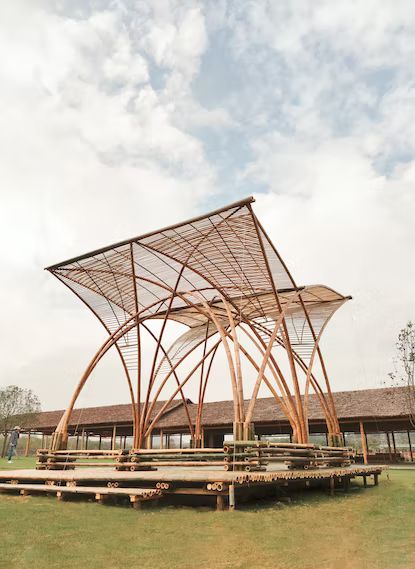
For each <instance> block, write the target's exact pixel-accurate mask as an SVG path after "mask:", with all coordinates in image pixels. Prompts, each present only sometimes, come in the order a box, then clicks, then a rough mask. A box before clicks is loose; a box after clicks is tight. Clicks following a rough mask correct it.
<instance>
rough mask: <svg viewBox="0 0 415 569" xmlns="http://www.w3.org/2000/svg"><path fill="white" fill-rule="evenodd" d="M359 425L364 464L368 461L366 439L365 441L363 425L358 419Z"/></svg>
mask: <svg viewBox="0 0 415 569" xmlns="http://www.w3.org/2000/svg"><path fill="white" fill-rule="evenodd" d="M359 425H360V438H361V440H362V450H363V462H364V463H365V464H367V463H368V460H367V441H366V433H365V427H364V425H363V421H359Z"/></svg>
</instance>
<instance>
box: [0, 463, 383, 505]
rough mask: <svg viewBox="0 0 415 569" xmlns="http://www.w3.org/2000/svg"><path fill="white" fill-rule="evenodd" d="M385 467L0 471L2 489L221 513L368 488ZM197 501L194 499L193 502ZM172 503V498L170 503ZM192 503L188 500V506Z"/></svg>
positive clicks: (3, 490) (25, 493)
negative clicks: (297, 493) (278, 499)
mask: <svg viewBox="0 0 415 569" xmlns="http://www.w3.org/2000/svg"><path fill="white" fill-rule="evenodd" d="M385 468H387V467H386V466H382V465H360V464H353V465H351V466H347V467H329V468H315V469H310V470H301V469H298V470H289V469H287V468H284V467H281V466H278V467H277V466H274V467H271V468H269V469H268V470H267V471H266V472H240V471H236V472H232V471H224V470H223V469H221V468H215V467H212V466H210V465H209V466H206V467H197V468H191V469H190V468H180V467H171V468H170V467H169V468H168V467H162V468H159V469H157V470H149V471H135V472H130V471H119V470H116V469H115V468H80V469H75V470H50V471H45V470H35V469H30V470H3V471H0V491H2V492H7V491H11V492H13V491H14V492H16V491H18V492H20V493H21V494H22V495H28V494H30V493H49V494H55V495H56V496H57V497H58V498H59V499H63V497H64V496H69V495H71V494H90V495H95V499H96V500H98V501H99V502H103V501H104V498H108V497H111V496H116V497H123V496H124V497H129V498H130V502H131V503H132V504H133V505H134V506H135V507H138V506H139V505H140V504H139V503H141V502H142V501H146V500H157V501H158V500H159V499H160V498H161V499H163V500H165V499H168V498H172V497H176V498H177V497H179V496H187V498H188V499H189V497H190V500H191V501H190V504H194V505H199V504H200V503H201V498H203V497H204V498H205V503H211V504H215V503H216V507H217V509H219V510H222V509H225V506H227V505H228V506H229V508H230V509H233V508H234V507H235V504H236V497H238V501H239V499H240V498H241V499H242V501H244V500H247V499H249V498H255V497H258V496H259V495H260V496H261V497H262V496H266V495H274V496H275V492H276V491H278V489H281V488H283V489H284V491H285V492H289V491H290V490H291V489H292V490H295V489H299V488H305V487H310V488H313V487H314V488H315V487H318V488H323V489H327V490H329V491H330V493H331V494H332V495H333V494H334V492H335V489H336V488H343V489H344V490H345V491H347V489H348V487H349V485H350V480H352V479H354V478H356V477H362V478H363V481H364V485H365V486H367V480H368V479H369V478H372V477H373V484H374V485H377V484H378V477H379V475H380V474H381V473H382V471H383V470H384V469H385ZM192 498H193V500H192ZM167 501H168V500H167ZM187 503H189V502H187Z"/></svg>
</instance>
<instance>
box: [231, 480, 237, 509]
mask: <svg viewBox="0 0 415 569" xmlns="http://www.w3.org/2000/svg"><path fill="white" fill-rule="evenodd" d="M235 506H236V502H235V485H234V484H231V485H230V486H229V509H230V510H231V511H233V510H234V509H235Z"/></svg>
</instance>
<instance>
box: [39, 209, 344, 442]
mask: <svg viewBox="0 0 415 569" xmlns="http://www.w3.org/2000/svg"><path fill="white" fill-rule="evenodd" d="M253 201H254V199H253V198H247V199H245V200H242V201H239V202H236V203H233V204H231V205H228V206H227V207H224V208H222V209H218V210H216V211H213V212H211V213H208V214H206V215H203V216H199V217H196V218H194V219H191V220H188V221H185V222H183V223H179V224H176V225H172V226H170V227H166V228H164V229H160V230H158V231H154V232H151V233H147V234H145V235H142V236H138V237H134V238H131V239H128V240H126V241H122V242H119V243H115V244H113V245H109V246H107V247H104V248H102V249H99V250H96V251H92V252H90V253H86V254H83V255H81V256H79V257H76V258H73V259H69V260H67V261H64V262H62V263H58V264H55V265H53V266H50V267H48V268H47V270H48V271H49V272H51V273H52V274H53V275H54V276H55V277H57V278H58V279H59V280H60V281H61V282H63V283H64V284H65V285H66V286H67V287H68V288H69V289H71V290H72V291H73V292H74V294H75V295H76V296H77V297H78V298H79V299H80V300H81V301H82V302H83V303H84V304H85V305H87V306H88V307H89V308H90V310H91V311H92V312H93V313H94V315H95V316H96V317H97V318H98V319H99V321H100V322H101V323H102V325H103V326H104V328H105V329H106V331H107V332H108V338H107V339H106V341H105V342H104V344H103V345H102V346H101V347H100V348H99V350H98V351H97V353H96V354H95V356H94V357H93V359H92V360H91V362H90V364H89V366H88V368H87V369H86V371H85V374H84V375H83V377H82V378H81V380H80V382H79V384H78V386H77V388H76V390H75V392H74V395H73V398H72V400H71V402H70V404H69V407H68V409H67V411H66V412H65V413H64V415H63V417H62V420H61V422H60V423H59V425H58V428H57V431H56V437H55V439H54V442H53V444H54V446H55V447H56V448H58V447H59V446H60V445H62V444H64V443H65V439H66V438H67V427H68V423H69V421H70V416H71V413H72V410H73V407H74V405H75V403H76V400H77V398H78V396H79V393H80V392H81V390H82V388H83V386H84V385H85V383H86V381H87V379H88V377H89V375H90V374H91V372H92V371H93V369H94V368H95V366H96V365H97V363H98V362H99V361H100V359H101V358H102V357H103V356H104V355H105V353H106V352H107V351H108V350H109V349H110V348H111V347H114V348H115V349H116V350H117V352H118V354H119V357H120V358H121V362H122V365H123V368H124V372H125V376H126V379H127V382H128V387H129V391H130V395H131V404H132V417H133V422H134V440H135V445H136V446H137V447H140V446H142V445H143V444H144V441H145V438H146V437H147V436H149V434H151V431H152V429H153V428H154V426H155V425H156V424H157V421H158V420H159V419H160V417H162V416H163V413H164V412H165V410H166V409H167V408H168V406H169V405H171V403H172V401H173V400H174V399H175V398H176V397H181V398H182V400H183V402H184V406H185V408H186V406H187V403H186V401H187V398H186V395H185V389H186V385H187V384H188V382H189V381H190V380H191V379H192V378H193V379H194V378H197V381H198V382H199V383H200V386H199V400H198V402H197V404H198V412H197V413H196V419H195V418H194V417H193V416H192V417H191V416H190V413H188V420H189V430H190V432H191V434H192V437H193V439H194V444H195V445H196V446H197V444H198V441H199V440H200V436H201V434H200V433H201V425H202V422H203V405H204V397H205V392H206V388H207V384H208V382H212V381H214V377H213V376H211V374H210V371H211V367H212V363H213V359H214V357H215V354H216V351H217V350H218V349H219V348H222V349H223V350H224V351H225V354H226V359H227V363H228V367H229V379H230V382H231V386H232V393H233V405H234V410H233V412H234V434H235V437H236V438H238V436H239V437H243V436H244V437H245V438H246V437H247V434H249V433H250V432H252V431H249V429H252V417H253V413H254V407H255V403H256V400H257V396H258V391H259V389H260V387H261V386H264V385H265V386H266V387H268V389H269V390H270V392H271V394H272V395H273V396H274V398H275V404H276V405H278V406H279V408H280V409H281V410H282V412H283V413H284V414H285V415H286V416H287V419H288V420H289V422H290V424H291V426H292V429H293V433H294V437H295V438H296V440H298V441H299V442H306V441H307V439H308V427H307V422H308V416H307V413H308V411H307V406H308V393H309V391H310V390H313V391H314V392H315V393H316V396H317V397H318V400H319V402H320V404H321V406H322V409H323V412H324V416H325V418H326V421H327V425H328V430H329V432H330V434H331V435H332V436H333V437H336V436H337V435H338V434H339V426H338V420H337V416H336V410H335V406H334V400H333V397H332V394H331V389H330V383H329V378H328V374H327V370H326V367H325V365H324V361H323V357H322V353H321V348H320V345H319V343H320V338H321V335H322V333H323V331H324V329H325V327H326V325H327V323H328V322H329V320H330V319H331V317H332V316H333V314H334V313H335V312H336V310H337V309H338V308H339V307H340V306H342V304H344V302H346V301H347V300H349V299H350V297H349V296H345V295H342V294H340V293H338V292H336V291H334V290H333V289H331V288H329V287H327V286H325V285H321V284H317V285H307V286H303V285H302V286H298V285H297V284H296V282H295V281H294V279H293V277H292V275H291V273H290V272H289V270H288V268H287V266H286V264H285V263H284V261H283V260H282V258H281V256H280V255H279V253H278V252H277V250H276V248H275V247H274V245H273V244H272V242H271V241H270V239H269V237H268V236H267V234H266V232H265V230H264V229H263V227H262V226H261V224H260V222H259V220H258V219H257V217H256V215H255V213H254V211H253V208H252V203H253ZM154 320H157V321H159V323H160V324H161V326H159V329H158V330H157V332H153V331H152V329H151V322H152V321H154ZM171 321H174V322H179V323H180V324H182V325H184V326H185V327H186V330H185V331H184V332H183V333H181V334H180V335H179V336H178V337H177V338H176V339H175V340H174V341H173V343H171V344H170V345H165V344H166V334H165V329H166V327H167V325H168V323H169V322H171ZM144 333H145V334H150V336H151V337H152V338H153V340H154V353H153V354H151V359H152V365H151V371H150V373H149V374H148V373H147V375H146V377H144V371H143V357H144V354H143V353H142V335H143V334H144ZM247 346H248V347H247ZM252 346H254V348H253V347H252ZM276 348H280V349H281V348H282V349H283V351H284V354H285V356H284V357H285V358H286V359H287V362H288V365H289V369H290V373H289V374H287V373H286V372H283V370H282V367H283V366H281V365H280V363H279V358H280V356H278V357H277V355H276ZM199 352H200V355H199V358H198V363H197V364H196V366H195V367H194V368H193V371H192V372H191V373H190V375H189V373H187V370H186V373H183V371H182V370H183V369H184V366H183V365H182V364H183V362H185V361H190V360H189V359H188V358H189V356H190V355H195V354H196V353H199ZM145 357H149V354H148V353H146V356H145ZM241 359H246V360H247V361H248V362H249V363H250V364H251V365H252V367H253V368H254V370H255V374H256V377H257V378H256V381H255V384H254V387H253V390H252V395H250V396H247V393H244V388H245V390H246V382H245V380H244V377H243V373H242V367H241ZM316 361H318V362H319V370H320V375H321V376H322V378H318V377H317V375H316V373H315V371H313V366H314V364H315V362H316ZM314 368H315V366H314ZM169 385H170V386H171V389H170V393H171V397H170V398H168V399H167V400H166V402H165V403H164V404H162V405H161V406H160V405H159V397H160V394H161V392H162V391H163V390H165V389H166V386H169ZM238 425H239V427H238ZM238 429H239V431H238Z"/></svg>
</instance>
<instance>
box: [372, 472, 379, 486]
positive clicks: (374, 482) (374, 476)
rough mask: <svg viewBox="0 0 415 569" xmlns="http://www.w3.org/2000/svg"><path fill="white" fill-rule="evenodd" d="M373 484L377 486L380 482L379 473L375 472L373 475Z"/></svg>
mask: <svg viewBox="0 0 415 569" xmlns="http://www.w3.org/2000/svg"><path fill="white" fill-rule="evenodd" d="M373 484H374V486H377V485H378V484H379V474H377V473H376V474H374V475H373Z"/></svg>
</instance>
